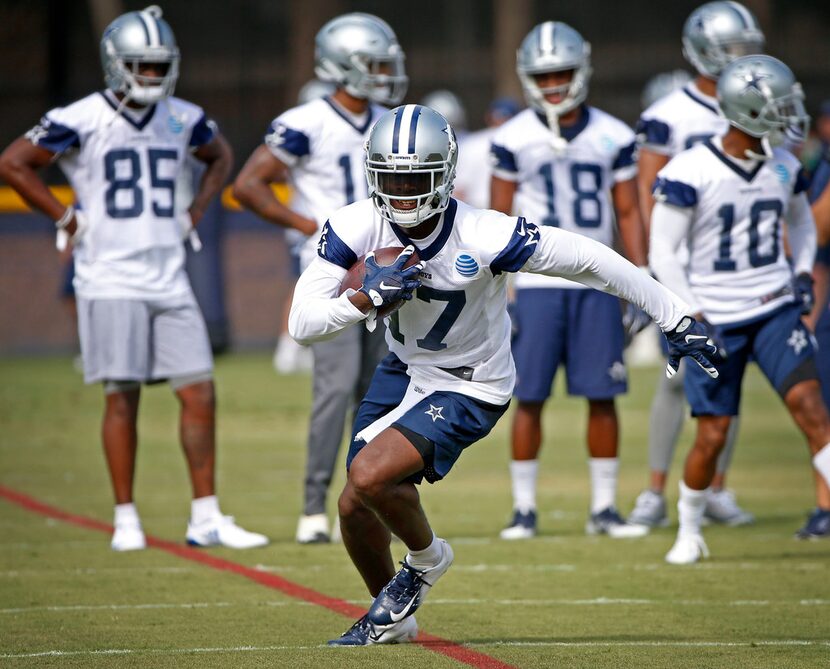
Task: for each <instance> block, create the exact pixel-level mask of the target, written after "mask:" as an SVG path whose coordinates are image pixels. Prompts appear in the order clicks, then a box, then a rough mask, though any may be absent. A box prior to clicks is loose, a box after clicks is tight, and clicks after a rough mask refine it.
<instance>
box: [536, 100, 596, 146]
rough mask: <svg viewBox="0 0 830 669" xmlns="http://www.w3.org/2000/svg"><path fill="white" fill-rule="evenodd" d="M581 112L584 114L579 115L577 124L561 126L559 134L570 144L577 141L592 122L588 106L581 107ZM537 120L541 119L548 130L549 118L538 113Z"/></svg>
mask: <svg viewBox="0 0 830 669" xmlns="http://www.w3.org/2000/svg"><path fill="white" fill-rule="evenodd" d="M579 110H580V111H581V112H582V113H581V114H580V115H579V118H578V119H577V121H576V123H574V124H573V125H568V126H565V125H560V126H559V134H560V135H561V136H562V138H563V139H565V140H566V141H568V142H572V141H573V140H575V139H576V137H577V135H579V133H581V132H582V131H583V130H585V128H587V127H588V123H589V121H590V120H591V110H590V109H589V108H588V106H587V105H580V106H579ZM536 118H538V119H539V121H540V122H541V124H542V125H543V126H545V127H546V128H548V119H547V117H546V116H545V115H544V114H542V113H541V112H536Z"/></svg>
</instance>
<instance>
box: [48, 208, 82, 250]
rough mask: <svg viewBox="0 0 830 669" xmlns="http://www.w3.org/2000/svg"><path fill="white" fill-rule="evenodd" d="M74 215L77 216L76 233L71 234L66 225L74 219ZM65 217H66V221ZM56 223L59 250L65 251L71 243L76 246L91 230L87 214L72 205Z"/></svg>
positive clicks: (56, 239) (57, 247)
mask: <svg viewBox="0 0 830 669" xmlns="http://www.w3.org/2000/svg"><path fill="white" fill-rule="evenodd" d="M73 216H74V217H75V234H74V235H70V234H69V233H68V232H67V231H66V225H67V224H68V223H69V221H71V220H72V217H73ZM64 218H65V219H66V220H65V221H64ZM55 225H57V227H58V232H57V236H56V237H55V248H56V249H57V250H58V251H65V250H66V249H67V247H68V246H69V245H70V244H72V246H76V245H77V244H78V242H79V241H80V240H81V238H82V237H83V236H84V235H85V234H86V231H87V230H89V223H88V222H87V220H86V214H84V213H83V212H82V211H80V210H79V209H75V208H74V207H71V206H70V207H69V209H67V212H66V213H64V215H63V217H61V220H60V221H57V222H56V223H55Z"/></svg>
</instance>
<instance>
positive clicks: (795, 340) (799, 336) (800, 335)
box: [787, 328, 807, 355]
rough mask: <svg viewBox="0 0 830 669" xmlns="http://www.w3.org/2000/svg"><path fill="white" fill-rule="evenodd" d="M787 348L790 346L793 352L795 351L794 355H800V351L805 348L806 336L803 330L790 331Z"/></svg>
mask: <svg viewBox="0 0 830 669" xmlns="http://www.w3.org/2000/svg"><path fill="white" fill-rule="evenodd" d="M787 346H792V349H793V351H795V354H796V355H798V354H799V353H801V350H802V349H803V348H804V347H805V346H807V335H805V334H804V331H803V330H799V329H797V328H796V329H795V330H793V331H792V334H791V335H790V338H789V339H788V340H787Z"/></svg>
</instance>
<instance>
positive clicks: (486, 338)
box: [289, 199, 687, 404]
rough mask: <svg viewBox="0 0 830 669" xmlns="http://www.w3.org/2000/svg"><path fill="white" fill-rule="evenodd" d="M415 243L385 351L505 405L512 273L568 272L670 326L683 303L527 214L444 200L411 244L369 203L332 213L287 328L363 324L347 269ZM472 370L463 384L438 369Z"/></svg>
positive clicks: (304, 337) (602, 251)
mask: <svg viewBox="0 0 830 669" xmlns="http://www.w3.org/2000/svg"><path fill="white" fill-rule="evenodd" d="M410 243H412V244H415V245H416V247H417V248H418V254H419V256H420V258H421V260H422V261H423V263H424V269H423V271H422V272H421V276H420V278H421V286H420V287H419V288H418V289H417V291H416V292H415V295H414V297H413V299H412V300H410V301H409V302H407V303H405V304H404V305H403V307H401V309H400V310H399V311H397V312H396V313H395V314H393V315H392V317H391V318H389V319H388V320H387V326H388V328H387V333H386V340H387V343H388V344H389V349H390V350H391V351H392V352H393V353H394V354H395V355H397V356H398V357H399V358H400V359H401V360H402V361H403V362H404V363H406V364H407V365H408V366H409V374H410V376H412V378H413V379H416V378H417V379H420V380H421V381H422V382H423V383H425V384H426V385H428V386H430V387H435V388H439V389H445V390H451V391H454V392H459V393H463V394H465V395H469V396H471V397H475V398H478V399H481V400H483V401H486V402H491V403H494V404H503V403H504V402H506V401H508V400H509V399H510V396H511V394H512V390H513V384H514V381H515V368H514V366H513V357H512V355H511V353H510V318H509V317H508V314H507V291H506V286H507V279H506V276H507V274H508V273H511V272H519V271H522V272H540V273H545V274H548V275H551V276H563V275H564V276H569V277H571V278H575V279H579V280H581V281H585V282H586V283H587V284H588V285H591V287H594V288H604V289H606V290H608V291H609V292H613V293H614V294H618V295H621V296H626V295H627V296H628V298H629V299H631V300H632V301H634V302H636V303H637V304H642V305H644V307H645V308H646V311H647V312H648V313H650V314H651V315H652V316H653V317H654V318H655V320H656V321H657V322H658V324H659V325H661V326H662V327H664V328H665V329H668V328H670V327H672V326H673V325H676V323H677V322H678V321H679V320H680V319H681V318H682V316H683V314H684V313H685V311H686V309H687V305H686V304H685V303H684V302H683V301H682V300H680V299H679V298H677V296H675V295H674V294H672V293H670V292H669V291H668V290H666V289H665V288H663V287H662V286H660V284H658V283H657V282H656V281H654V280H652V279H651V278H649V277H648V276H646V275H645V274H643V273H642V272H641V271H639V270H638V269H637V268H635V267H634V266H633V265H631V264H630V263H628V262H627V261H626V260H624V259H623V258H621V257H620V256H618V255H617V254H616V253H614V252H613V251H611V250H610V249H609V248H608V247H606V246H604V245H601V244H598V243H595V242H592V241H590V240H588V239H585V238H583V237H580V236H579V235H573V234H570V233H567V232H564V231H562V230H554V229H543V230H541V231H540V230H539V228H537V226H535V225H534V224H532V223H528V222H526V221H525V219H524V218H518V219H516V218H513V217H509V216H506V215H504V214H501V213H499V212H496V211H490V210H480V209H473V208H472V207H470V206H468V205H466V204H464V203H463V202H459V201H457V200H454V199H453V200H451V201H450V205H449V207H448V209H447V210H446V212H445V213H444V214H443V216H442V219H441V223H440V224H439V226H438V227H437V228H436V230H435V231H434V232H433V234H431V235H430V236H429V237H428V238H427V239H425V240H420V241H416V240H410V239H408V238H407V237H406V236H405V235H404V233H403V232H402V231H401V230H400V229H399V228H397V227H395V226H393V225H391V224H390V223H388V222H387V221H386V220H385V219H383V218H382V217H381V216H380V215H378V213H377V212H376V210H375V207H374V205H373V203H372V201H371V200H364V201H362V202H357V203H355V204H352V205H350V206H348V207H345V208H344V209H341V210H340V211H338V212H336V213H335V214H334V215H333V216H332V217H331V219H330V220H329V222H328V223H326V225H325V227H324V229H323V232H322V234H321V236H320V240H319V246H318V257H317V258H316V259H315V260H314V262H313V263H312V264H311V265H310V266H309V267H308V268H307V270H306V271H305V272H304V273H303V275H302V276H301V277H300V279H299V281H298V282H297V286H296V288H295V293H294V301H293V304H292V308H291V317H290V319H289V330H290V332H291V334H292V336H294V337H295V338H296V339H297V340H298V341H301V342H303V343H307V342H310V341H316V340H320V339H325V338H328V337H331V336H334V335H335V334H336V333H337V332H338V331H339V330H341V329H343V328H344V327H347V326H349V325H353V324H355V323H358V322H360V321H362V320H363V319H365V318H366V315H365V314H363V313H361V312H360V311H359V310H358V309H357V308H356V307H354V305H352V304H351V302H350V301H349V300H348V296H349V295H350V294H351V293H350V292H348V291H347V292H346V293H344V294H343V295H341V296H340V297H337V295H338V294H339V287H340V283H341V281H342V279H343V277H344V276H345V274H346V271H347V269H348V268H350V267H352V265H353V264H354V263H355V262H356V261H357V259H358V258H360V257H362V256H364V255H365V254H366V253H368V252H369V251H371V250H373V249H379V248H385V247H390V246H397V247H402V246H406V245H408V244H410ZM461 367H466V368H471V369H472V378H471V379H468V380H462V379H459V378H457V377H456V376H454V375H453V374H451V373H449V372H447V371H444V370H445V369H457V368H461Z"/></svg>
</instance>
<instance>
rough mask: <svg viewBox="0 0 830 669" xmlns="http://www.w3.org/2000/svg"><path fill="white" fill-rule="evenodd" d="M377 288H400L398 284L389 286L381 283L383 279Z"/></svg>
mask: <svg viewBox="0 0 830 669" xmlns="http://www.w3.org/2000/svg"><path fill="white" fill-rule="evenodd" d="M378 288H380V289H381V290H398V289H399V288H400V286H394V285H393V286H389V285H387V284H385V283H383V281H381V282H380V286H378Z"/></svg>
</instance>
